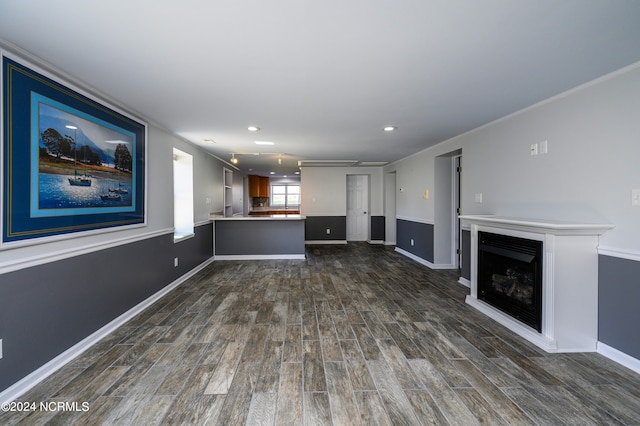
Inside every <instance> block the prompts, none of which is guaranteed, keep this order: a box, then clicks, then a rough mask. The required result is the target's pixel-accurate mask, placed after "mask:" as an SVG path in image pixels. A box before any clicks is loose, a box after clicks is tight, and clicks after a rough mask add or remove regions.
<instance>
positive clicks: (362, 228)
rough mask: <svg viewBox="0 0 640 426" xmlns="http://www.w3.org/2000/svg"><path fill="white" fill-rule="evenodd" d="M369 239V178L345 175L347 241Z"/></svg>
mask: <svg viewBox="0 0 640 426" xmlns="http://www.w3.org/2000/svg"><path fill="white" fill-rule="evenodd" d="M368 239H369V176H367V175H347V241H367V240H368Z"/></svg>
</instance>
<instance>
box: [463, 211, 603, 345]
mask: <svg viewBox="0 0 640 426" xmlns="http://www.w3.org/2000/svg"><path fill="white" fill-rule="evenodd" d="M460 219H462V222H463V224H466V225H469V226H470V228H471V293H470V294H469V295H468V296H467V299H466V302H467V303H468V304H469V305H471V306H473V307H474V308H476V309H478V310H479V311H481V312H483V313H484V314H486V315H488V316H489V317H491V318H492V319H494V320H496V321H497V322H499V323H500V324H502V325H504V326H505V327H507V328H509V329H510V330H512V331H514V332H515V333H517V334H519V335H520V336H522V337H523V338H525V339H527V340H529V341H530V342H532V343H533V344H535V345H537V346H539V347H540V348H542V349H544V350H545V351H547V352H595V351H596V345H597V341H598V251H597V250H598V240H599V236H600V235H601V234H603V233H604V232H606V231H607V230H609V229H611V228H613V225H610V224H595V223H572V222H561V221H553V220H540V219H525V218H513V217H501V216H493V215H491V216H489V215H463V216H460ZM479 231H484V232H491V233H494V234H502V235H509V236H513V237H519V238H526V239H530V240H536V241H542V246H543V248H542V250H543V260H542V332H541V333H538V331H536V330H534V329H533V328H531V327H529V326H527V325H525V324H523V323H521V322H520V321H518V320H516V319H514V318H512V317H511V316H509V315H507V314H505V313H503V312H502V311H500V310H498V309H496V308H494V307H493V306H491V305H489V304H487V303H485V302H484V301H482V300H480V299H478V298H477V295H478V273H477V272H478V232H479Z"/></svg>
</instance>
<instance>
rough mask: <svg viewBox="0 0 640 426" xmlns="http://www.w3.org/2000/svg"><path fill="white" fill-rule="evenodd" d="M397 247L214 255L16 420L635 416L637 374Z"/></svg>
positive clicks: (525, 421) (35, 395) (603, 420)
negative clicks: (499, 306)
mask: <svg viewBox="0 0 640 426" xmlns="http://www.w3.org/2000/svg"><path fill="white" fill-rule="evenodd" d="M457 279H458V274H457V273H455V272H454V271H436V270H430V269H428V268H426V267H424V266H422V265H419V264H417V263H415V262H413V261H411V260H409V259H407V258H406V257H403V256H401V255H399V254H397V253H395V252H394V251H393V250H392V249H391V248H388V247H383V246H371V245H368V244H364V243H355V244H353V243H352V244H348V245H336V246H308V247H307V260H305V261H301V260H274V261H225V262H214V263H213V264H211V265H209V266H208V267H207V268H206V269H204V270H203V271H201V272H200V273H198V274H197V275H196V276H194V277H192V278H191V279H189V280H188V281H187V282H185V283H184V284H182V285H181V286H180V287H178V288H177V289H176V290H175V291H173V292H172V293H170V294H169V295H167V296H165V297H164V298H163V299H161V300H160V301H158V302H157V303H155V304H154V305H153V306H151V307H150V308H148V309H147V310H145V311H144V312H143V313H141V314H140V315H138V316H137V317H136V318H134V319H132V320H131V321H129V322H128V323H127V324H126V325H124V326H122V327H121V328H119V329H118V330H117V331H115V332H114V333H112V334H111V335H109V336H107V337H106V338H105V339H104V340H103V341H101V342H99V343H98V344H96V345H95V346H94V347H92V348H90V349H89V350H87V351H86V352H85V353H83V354H82V355H80V356H79V357H78V358H76V359H75V360H73V361H72V362H70V363H69V364H68V365H66V366H65V367H63V368H62V369H60V370H59V371H57V372H56V373H54V374H53V375H52V376H51V377H49V378H48V379H46V380H45V381H44V382H42V383H40V384H39V385H38V386H36V387H35V388H33V389H32V390H30V391H29V392H28V393H27V394H25V395H23V396H22V397H21V398H20V401H37V402H40V401H44V402H47V401H49V402H71V403H72V402H76V403H78V404H82V403H83V402H87V403H88V404H89V409H88V410H86V411H82V410H81V409H80V410H67V411H64V410H52V411H46V410H36V411H33V412H19V413H18V412H8V413H0V424H2V425H8V424H19V425H22V424H24V425H40V424H50V425H68V424H78V425H98V424H119V425H156V424H158V425H159V424H163V425H173V424H196V425H200V424H212V425H243V424H247V425H332V424H333V425H358V424H362V425H378V424H380V425H420V424H422V425H427V424H437V425H442V424H453V425H472V424H496V425H564V424H575V425H600V424H612V425H623V424H625V425H632V424H636V425H637V424H640V376H639V375H638V374H635V373H633V372H632V371H630V370H628V369H626V368H624V367H622V366H620V365H618V364H615V363H613V362H612V361H610V360H608V359H606V358H604V357H602V356H600V355H598V354H593V353H588V354H547V353H545V352H543V351H541V350H540V349H538V348H537V347H535V346H533V345H531V344H529V343H528V342H526V341H524V340H523V339H521V338H520V337H518V336H516V335H514V334H513V333H511V332H510V331H508V330H506V329H505V328H503V327H502V326H500V325H498V324H497V323H495V322H493V321H491V320H489V319H488V318H486V317H484V316H483V315H482V314H480V313H479V312H477V311H475V310H474V309H472V308H470V307H468V306H467V305H465V303H464V298H465V295H466V294H467V292H468V290H467V289H466V288H465V287H463V286H461V285H459V284H457Z"/></svg>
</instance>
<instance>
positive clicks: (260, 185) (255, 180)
mask: <svg viewBox="0 0 640 426" xmlns="http://www.w3.org/2000/svg"><path fill="white" fill-rule="evenodd" d="M249 196H250V197H268V196H269V178H268V177H262V176H257V175H249Z"/></svg>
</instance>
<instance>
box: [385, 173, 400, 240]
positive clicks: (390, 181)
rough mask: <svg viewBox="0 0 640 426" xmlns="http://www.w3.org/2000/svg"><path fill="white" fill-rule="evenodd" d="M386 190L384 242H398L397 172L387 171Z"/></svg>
mask: <svg viewBox="0 0 640 426" xmlns="http://www.w3.org/2000/svg"><path fill="white" fill-rule="evenodd" d="M384 185H385V191H384V220H385V226H384V232H385V237H384V243H385V245H395V244H396V190H397V189H396V172H395V171H393V172H390V173H387V176H386V179H385V183H384Z"/></svg>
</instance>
